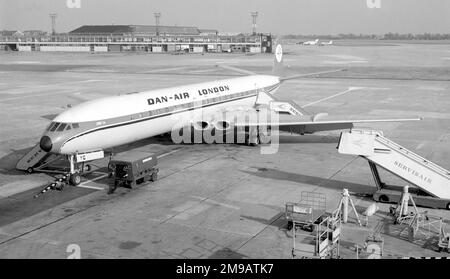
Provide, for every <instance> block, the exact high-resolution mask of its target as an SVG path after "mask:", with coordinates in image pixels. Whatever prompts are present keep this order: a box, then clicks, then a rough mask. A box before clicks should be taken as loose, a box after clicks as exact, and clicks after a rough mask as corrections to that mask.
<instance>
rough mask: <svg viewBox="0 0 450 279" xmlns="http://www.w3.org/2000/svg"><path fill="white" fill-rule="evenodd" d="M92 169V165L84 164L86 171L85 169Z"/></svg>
mask: <svg viewBox="0 0 450 279" xmlns="http://www.w3.org/2000/svg"><path fill="white" fill-rule="evenodd" d="M91 170H92V167H91V165H88V164H86V165H85V166H84V171H85V172H87V171H91Z"/></svg>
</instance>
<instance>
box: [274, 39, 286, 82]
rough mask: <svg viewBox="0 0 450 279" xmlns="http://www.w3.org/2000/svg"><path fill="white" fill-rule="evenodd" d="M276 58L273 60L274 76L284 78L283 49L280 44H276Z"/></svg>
mask: <svg viewBox="0 0 450 279" xmlns="http://www.w3.org/2000/svg"><path fill="white" fill-rule="evenodd" d="M275 45H276V47H275V57H274V59H273V68H272V74H273V75H275V76H279V77H282V76H284V66H283V47H282V46H281V44H279V43H278V42H275Z"/></svg>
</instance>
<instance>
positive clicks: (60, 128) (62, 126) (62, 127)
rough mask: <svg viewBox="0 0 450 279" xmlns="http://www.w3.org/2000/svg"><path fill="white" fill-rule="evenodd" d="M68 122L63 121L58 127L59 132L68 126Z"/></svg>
mask: <svg viewBox="0 0 450 279" xmlns="http://www.w3.org/2000/svg"><path fill="white" fill-rule="evenodd" d="M66 126H67V124H64V123H61V125H59V127H58V132H61V131H64V128H66Z"/></svg>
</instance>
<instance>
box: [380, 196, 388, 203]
mask: <svg viewBox="0 0 450 279" xmlns="http://www.w3.org/2000/svg"><path fill="white" fill-rule="evenodd" d="M378 201H379V202H389V198H388V197H387V196H386V195H381V196H380V197H379V198H378Z"/></svg>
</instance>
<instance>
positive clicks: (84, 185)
mask: <svg viewBox="0 0 450 279" xmlns="http://www.w3.org/2000/svg"><path fill="white" fill-rule="evenodd" d="M93 173H101V174H102V175H100V176H99V177H96V178H93V179H89V180H87V181H85V182H83V183H80V185H78V186H76V187H80V188H88V189H95V190H105V188H102V187H96V186H89V185H86V184H87V183H90V182H93V181H96V180H99V179H102V178H105V177H107V176H108V173H104V172H93Z"/></svg>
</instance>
